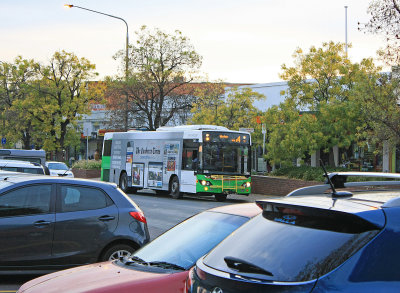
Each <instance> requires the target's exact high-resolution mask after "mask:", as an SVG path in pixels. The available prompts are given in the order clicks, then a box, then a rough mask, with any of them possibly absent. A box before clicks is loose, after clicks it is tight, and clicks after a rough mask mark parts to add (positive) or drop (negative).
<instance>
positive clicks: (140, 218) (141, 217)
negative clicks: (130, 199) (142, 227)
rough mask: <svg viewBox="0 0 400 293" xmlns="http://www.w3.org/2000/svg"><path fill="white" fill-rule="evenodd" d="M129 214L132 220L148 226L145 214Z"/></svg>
mask: <svg viewBox="0 0 400 293" xmlns="http://www.w3.org/2000/svg"><path fill="white" fill-rule="evenodd" d="M129 214H130V215H131V216H132V218H134V219H136V220H138V221H139V222H142V223H145V224H147V220H146V217H145V216H144V214H143V212H142V211H140V212H129Z"/></svg>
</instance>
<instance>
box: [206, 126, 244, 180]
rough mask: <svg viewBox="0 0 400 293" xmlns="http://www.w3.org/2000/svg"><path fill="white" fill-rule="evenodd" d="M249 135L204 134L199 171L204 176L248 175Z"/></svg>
mask: <svg viewBox="0 0 400 293" xmlns="http://www.w3.org/2000/svg"><path fill="white" fill-rule="evenodd" d="M250 154H251V151H250V135H249V134H243V133H227V132H205V133H204V134H203V148H202V158H201V161H202V162H201V169H202V170H203V172H204V174H207V173H212V174H228V175H229V174H237V175H250V171H251V166H250V163H251V158H250Z"/></svg>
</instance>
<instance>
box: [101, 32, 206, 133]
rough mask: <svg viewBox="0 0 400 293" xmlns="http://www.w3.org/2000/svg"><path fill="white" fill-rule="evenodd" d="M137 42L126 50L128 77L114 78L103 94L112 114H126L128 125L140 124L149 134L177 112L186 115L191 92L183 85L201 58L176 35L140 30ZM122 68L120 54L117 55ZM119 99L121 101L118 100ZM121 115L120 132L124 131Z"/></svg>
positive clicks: (186, 41)
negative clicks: (122, 129)
mask: <svg viewBox="0 0 400 293" xmlns="http://www.w3.org/2000/svg"><path fill="white" fill-rule="evenodd" d="M136 34H137V42H136V44H135V45H131V46H130V54H129V76H128V80H126V76H124V77H120V78H115V79H113V80H112V84H110V86H109V91H108V92H107V93H108V94H107V97H108V100H109V101H110V102H109V104H110V105H111V108H112V109H113V110H119V111H121V110H125V111H130V117H132V121H135V120H137V121H141V123H143V124H144V125H141V126H145V127H147V128H148V129H150V130H155V129H157V128H158V127H160V126H164V125H166V124H167V123H168V122H169V121H171V120H172V119H173V118H174V117H176V115H179V113H180V112H182V111H186V112H190V108H191V105H192V102H193V99H194V97H193V94H192V91H191V90H192V88H191V87H188V86H187V85H188V84H190V83H191V82H192V81H193V79H194V74H195V73H196V72H197V70H198V68H199V67H200V65H201V60H202V58H201V56H200V55H199V54H198V53H197V52H196V51H195V50H194V48H193V46H192V44H191V43H190V41H189V39H188V38H187V37H185V36H183V35H182V33H181V32H180V31H178V30H177V31H175V33H174V34H167V33H164V32H162V31H161V30H159V29H155V30H154V31H151V30H149V29H148V28H147V27H145V26H143V27H142V28H141V30H140V31H139V32H137V33H136ZM116 58H119V59H120V60H121V61H122V62H121V63H122V64H125V55H124V52H122V51H120V52H119V53H117V55H116ZM121 97H123V101H119V100H121ZM129 122H130V121H129V116H128V115H125V121H124V128H125V129H128V128H129V127H132V126H138V125H129Z"/></svg>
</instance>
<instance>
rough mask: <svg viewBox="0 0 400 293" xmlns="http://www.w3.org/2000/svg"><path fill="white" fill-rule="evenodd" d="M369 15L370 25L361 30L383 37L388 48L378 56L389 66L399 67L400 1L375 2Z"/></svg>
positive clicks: (382, 0)
mask: <svg viewBox="0 0 400 293" xmlns="http://www.w3.org/2000/svg"><path fill="white" fill-rule="evenodd" d="M368 13H369V14H370V15H371V18H370V20H369V21H368V23H366V24H365V26H364V27H363V28H361V30H364V31H366V32H370V33H373V34H381V35H383V37H384V39H385V42H386V47H385V48H382V49H381V50H379V51H378V54H379V55H380V57H382V59H383V60H384V61H385V62H386V63H387V64H388V65H398V64H399V62H400V46H399V45H400V43H399V39H400V27H399V22H400V1H399V0H373V1H371V2H370V5H369V8H368Z"/></svg>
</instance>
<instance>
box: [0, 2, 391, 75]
mask: <svg viewBox="0 0 400 293" xmlns="http://www.w3.org/2000/svg"><path fill="white" fill-rule="evenodd" d="M369 2H370V1H369V0H335V1H331V0H303V1H299V0H246V1H245V0H197V1H193V0H168V1H167V0H144V1H143V0H141V1H139V0H113V1H111V0H107V1H105V0H65V1H60V0H36V1H33V0H0V61H6V62H12V61H13V60H14V59H15V58H16V57H17V56H19V55H21V56H22V57H23V58H25V59H34V60H36V61H39V62H43V63H46V62H48V60H49V59H50V58H51V56H52V55H53V54H54V52H56V51H59V50H65V51H67V52H72V53H74V54H76V55H77V56H78V57H85V58H87V59H89V60H90V61H91V62H92V63H94V64H96V71H97V72H98V73H99V79H101V78H103V77H105V76H110V75H115V74H117V73H118V72H119V70H121V68H120V64H119V63H118V61H116V60H114V59H113V56H114V54H115V53H116V52H117V51H118V50H121V49H123V50H125V41H126V26H125V24H124V23H123V22H122V21H121V20H118V19H114V18H111V17H107V16H104V15H99V14H96V13H93V12H89V11H85V10H82V9H79V8H71V9H67V8H65V7H64V4H66V3H67V4H73V5H76V6H81V7H85V8H88V9H92V10H97V11H100V12H103V13H107V14H111V15H115V16H118V17H121V18H123V19H124V20H125V21H126V22H127V23H128V27H129V39H130V42H131V43H132V42H134V41H135V37H136V35H135V31H138V30H139V28H140V27H141V26H142V25H146V26H148V27H149V28H159V29H161V30H162V31H164V32H166V33H169V34H172V33H173V32H174V31H175V30H180V31H181V32H182V33H183V35H184V36H186V37H188V38H189V39H190V42H191V43H192V45H193V46H194V48H195V50H196V51H197V52H198V53H199V54H200V55H201V56H202V57H203V64H202V67H201V73H200V74H201V76H203V77H204V78H203V80H206V79H207V80H210V81H215V80H223V81H225V82H233V83H270V82H278V81H280V80H281V79H280V78H279V74H280V73H281V72H282V70H281V66H282V64H287V65H293V57H292V55H293V53H294V51H295V50H296V48H302V49H303V51H308V50H309V48H310V47H311V46H316V47H321V46H322V43H323V42H329V41H334V42H343V43H344V42H345V32H346V29H345V20H346V17H345V8H344V7H345V6H348V8H347V39H348V43H349V44H350V43H351V44H352V48H349V51H348V53H349V58H350V60H351V61H352V62H359V61H361V60H362V59H363V58H367V57H373V58H375V57H376V51H377V50H378V49H379V48H380V47H383V45H384V43H383V39H382V38H381V37H380V36H375V35H370V34H365V33H363V32H359V31H358V30H357V27H358V25H357V23H358V22H360V23H366V22H367V21H368V20H369V16H368V14H367V8H368V4H369ZM377 64H379V62H377Z"/></svg>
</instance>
